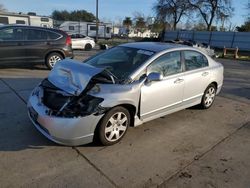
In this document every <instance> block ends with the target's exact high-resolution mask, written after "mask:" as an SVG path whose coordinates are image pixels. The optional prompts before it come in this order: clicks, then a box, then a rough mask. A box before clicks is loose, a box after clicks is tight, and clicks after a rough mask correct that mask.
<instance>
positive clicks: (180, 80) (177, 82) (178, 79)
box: [174, 78, 184, 84]
mask: <svg viewBox="0 0 250 188" xmlns="http://www.w3.org/2000/svg"><path fill="white" fill-rule="evenodd" d="M183 81H184V79H181V78H177V79H176V80H175V81H174V83H175V84H179V83H181V82H183Z"/></svg>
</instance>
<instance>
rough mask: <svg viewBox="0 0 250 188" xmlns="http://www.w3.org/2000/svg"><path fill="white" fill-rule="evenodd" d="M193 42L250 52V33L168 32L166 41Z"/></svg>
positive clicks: (165, 37)
mask: <svg viewBox="0 0 250 188" xmlns="http://www.w3.org/2000/svg"><path fill="white" fill-rule="evenodd" d="M175 39H180V40H192V41H196V42H199V43H206V44H209V45H210V46H212V47H218V48H223V47H226V48H236V47H238V48H239V49H240V50H246V51H250V32H221V31H211V32H209V31H166V32H165V36H164V40H165V41H169V40H175Z"/></svg>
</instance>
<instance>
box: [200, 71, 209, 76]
mask: <svg viewBox="0 0 250 188" xmlns="http://www.w3.org/2000/svg"><path fill="white" fill-rule="evenodd" d="M208 74H209V72H203V73H202V74H201V75H202V76H207V75H208Z"/></svg>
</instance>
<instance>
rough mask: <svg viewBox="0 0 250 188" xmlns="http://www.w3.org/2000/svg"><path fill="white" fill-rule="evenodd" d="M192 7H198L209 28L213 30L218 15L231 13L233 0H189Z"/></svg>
mask: <svg viewBox="0 0 250 188" xmlns="http://www.w3.org/2000/svg"><path fill="white" fill-rule="evenodd" d="M188 1H189V4H190V6H191V7H193V8H194V9H196V10H197V11H198V13H199V14H200V15H201V17H202V18H203V20H204V22H205V24H206V26H207V30H208V31H211V30H212V25H213V22H214V20H215V18H216V17H219V16H220V15H231V14H232V12H233V8H232V7H231V0H188Z"/></svg>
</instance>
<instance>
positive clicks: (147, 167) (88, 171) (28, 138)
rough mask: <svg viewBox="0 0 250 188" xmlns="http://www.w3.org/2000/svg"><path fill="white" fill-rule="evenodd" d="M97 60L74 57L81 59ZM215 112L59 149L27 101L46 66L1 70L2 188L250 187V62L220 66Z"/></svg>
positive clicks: (188, 114)
mask: <svg viewBox="0 0 250 188" xmlns="http://www.w3.org/2000/svg"><path fill="white" fill-rule="evenodd" d="M95 53H97V51H96V50H93V51H91V52H84V51H76V52H75V59H77V60H83V59H86V58H87V57H89V56H90V55H93V54H95ZM218 61H221V62H222V63H223V64H224V66H225V81H224V87H223V89H222V92H221V94H220V95H219V96H218V97H217V98H216V100H215V103H214V106H213V107H211V108H210V109H208V110H199V109H196V108H190V109H186V110H182V111H180V112H177V113H174V114H171V115H168V116H165V117H162V118H159V119H156V120H153V121H150V122H148V123H145V124H144V125H141V126H139V127H136V128H130V129H129V130H128V132H127V134H126V136H125V137H124V139H123V140H122V141H121V142H120V143H118V144H116V145H114V146H108V147H103V146H98V145H96V144H89V145H83V146H79V147H65V146H60V145H57V144H55V143H53V142H51V141H49V140H47V139H46V138H45V137H44V136H42V135H41V134H40V133H39V132H38V131H37V130H36V129H35V128H34V127H33V125H32V123H31V122H30V121H29V119H28V116H27V109H26V102H27V99H28V96H29V94H30V92H31V90H32V89H33V88H34V87H35V86H36V85H37V84H38V83H39V82H40V81H41V80H42V79H43V78H45V77H46V76H47V75H48V73H49V71H48V70H46V68H45V66H43V65H39V64H35V65H34V64H32V63H25V62H23V63H20V64H18V63H15V64H1V65H0V119H1V121H0V182H1V183H0V187H156V186H159V187H190V188H194V187H237V188H240V187H249V186H250V157H249V156H250V62H240V61H233V60H221V59H219V60H218Z"/></svg>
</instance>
